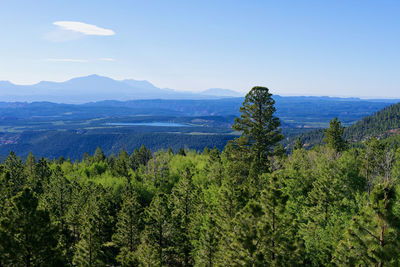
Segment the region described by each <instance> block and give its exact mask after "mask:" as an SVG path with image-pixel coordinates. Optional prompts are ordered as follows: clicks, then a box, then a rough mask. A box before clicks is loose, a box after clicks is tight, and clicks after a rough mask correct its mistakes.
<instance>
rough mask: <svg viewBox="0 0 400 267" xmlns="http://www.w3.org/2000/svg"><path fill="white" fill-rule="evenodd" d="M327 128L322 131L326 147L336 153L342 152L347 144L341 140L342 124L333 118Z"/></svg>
mask: <svg viewBox="0 0 400 267" xmlns="http://www.w3.org/2000/svg"><path fill="white" fill-rule="evenodd" d="M329 126H330V127H329V129H326V130H324V132H325V138H324V142H325V143H326V144H327V145H328V147H330V148H333V149H334V150H336V151H337V152H342V151H344V150H345V149H346V147H347V142H346V141H345V140H344V139H343V133H344V128H343V127H342V124H341V123H340V121H339V120H338V118H334V119H333V120H332V121H331V122H330V123H329Z"/></svg>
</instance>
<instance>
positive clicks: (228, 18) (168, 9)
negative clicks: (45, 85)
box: [0, 0, 400, 98]
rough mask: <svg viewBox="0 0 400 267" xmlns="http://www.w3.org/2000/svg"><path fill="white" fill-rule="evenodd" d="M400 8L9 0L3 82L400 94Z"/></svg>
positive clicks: (0, 17)
mask: <svg viewBox="0 0 400 267" xmlns="http://www.w3.org/2000/svg"><path fill="white" fill-rule="evenodd" d="M399 14H400V1H398V0H396V1H385V0H382V1H375V0H374V1H369V0H360V1H351V0H350V1H345V0H336V1H333V0H324V1H322V0H318V1H308V0H301V1H299V0H293V1H284V0H282V1H275V0H274V1H272V0H271V1H267V0H265V1H256V0H254V1H253V0H249V1H234V0H231V1H224V0H218V1H215V0H213V1H207V0H202V1H194V0H193V1H190V0H182V1H174V0H168V1H151V0H149V1H133V0H118V1H111V0H102V1H100V0H96V1H93V0H85V1H82V0H80V1H76V0H64V1H61V0H51V1H47V0H35V1H32V0H25V1H22V0H2V1H1V3H0V23H1V24H0V25H2V26H1V27H0V36H1V39H0V80H10V81H12V82H14V83H19V84H30V83H35V82H38V81H41V80H51V81H63V80H67V79H69V78H72V77H76V76H84V75H89V74H94V73H96V74H99V75H104V76H108V77H112V78H115V79H124V78H134V79H139V80H148V81H151V82H152V83H154V84H155V85H156V86H158V87H168V88H174V89H177V90H192V91H200V90H205V89H208V88H213V87H219V88H230V89H234V90H237V91H248V90H249V89H250V88H251V87H252V86H254V85H263V86H267V87H269V88H270V90H271V91H272V92H273V93H275V94H281V95H330V96H361V97H395V98H400V53H399V49H400V16H399ZM83 23H84V24H83ZM86 24H88V25H86ZM93 25H95V26H97V28H96V27H95V26H93Z"/></svg>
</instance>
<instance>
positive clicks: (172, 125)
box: [106, 122, 191, 127]
mask: <svg viewBox="0 0 400 267" xmlns="http://www.w3.org/2000/svg"><path fill="white" fill-rule="evenodd" d="M106 125H111V126H157V127H191V125H188V124H183V123H176V122H110V123H106Z"/></svg>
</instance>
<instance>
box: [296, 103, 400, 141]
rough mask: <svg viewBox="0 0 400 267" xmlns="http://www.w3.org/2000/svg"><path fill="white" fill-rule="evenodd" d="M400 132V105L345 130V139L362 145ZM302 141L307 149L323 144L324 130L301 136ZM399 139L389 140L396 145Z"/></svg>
mask: <svg viewBox="0 0 400 267" xmlns="http://www.w3.org/2000/svg"><path fill="white" fill-rule="evenodd" d="M399 131H400V103H397V104H393V105H390V106H388V107H386V108H383V109H382V110H380V111H378V112H376V113H375V114H373V115H371V116H366V117H364V118H362V119H361V120H359V121H357V122H356V123H355V124H353V125H351V126H349V127H347V128H345V129H344V132H343V137H344V138H345V139H346V140H348V141H349V142H352V143H362V142H364V141H367V140H369V139H371V138H373V137H377V138H378V139H385V138H387V137H391V136H393V135H394V136H396V135H398V133H399ZM299 137H300V139H301V141H302V142H303V143H304V144H305V145H306V147H313V146H315V145H321V144H323V137H324V132H323V129H316V130H313V131H310V132H307V133H304V134H301V135H300V136H299ZM292 139H293V140H289V141H288V144H289V147H291V146H293V144H294V141H295V138H292ZM396 139H398V138H397V137H394V138H393V137H392V138H390V139H389V140H390V141H393V142H395V143H398V142H399V141H398V140H396Z"/></svg>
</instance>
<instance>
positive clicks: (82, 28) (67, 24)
mask: <svg viewBox="0 0 400 267" xmlns="http://www.w3.org/2000/svg"><path fill="white" fill-rule="evenodd" d="M53 24H54V25H56V26H58V27H60V28H61V29H63V30H67V31H73V32H79V33H81V34H85V35H100V36H111V35H114V34H115V32H114V31H113V30H110V29H105V28H101V27H98V26H96V25H92V24H87V23H83V22H78V21H55V22H53Z"/></svg>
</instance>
